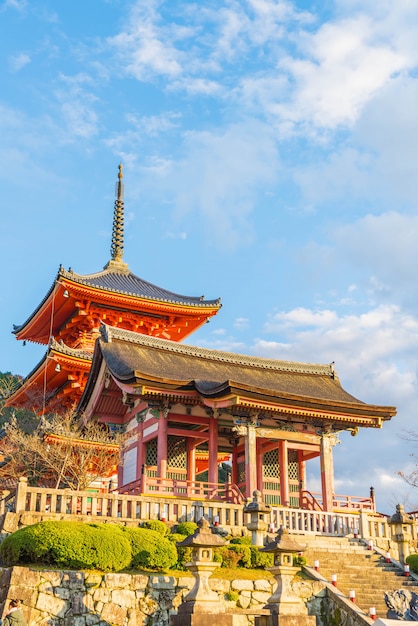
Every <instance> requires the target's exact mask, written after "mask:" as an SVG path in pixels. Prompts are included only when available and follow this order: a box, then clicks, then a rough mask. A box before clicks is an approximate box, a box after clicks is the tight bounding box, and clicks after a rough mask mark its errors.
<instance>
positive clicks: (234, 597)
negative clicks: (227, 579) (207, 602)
mask: <svg viewBox="0 0 418 626" xmlns="http://www.w3.org/2000/svg"><path fill="white" fill-rule="evenodd" d="M225 600H229V602H238V600H239V594H238V593H237V592H236V591H227V592H226V594H225Z"/></svg>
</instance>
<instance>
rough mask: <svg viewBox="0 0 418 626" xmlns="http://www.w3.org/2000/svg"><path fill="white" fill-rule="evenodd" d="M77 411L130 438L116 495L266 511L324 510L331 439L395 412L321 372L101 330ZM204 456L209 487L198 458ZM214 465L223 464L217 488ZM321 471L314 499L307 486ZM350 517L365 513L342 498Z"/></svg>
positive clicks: (329, 497) (330, 499)
mask: <svg viewBox="0 0 418 626" xmlns="http://www.w3.org/2000/svg"><path fill="white" fill-rule="evenodd" d="M78 410H79V412H80V415H82V416H83V419H84V420H86V421H87V420H92V419H95V420H99V421H101V422H104V423H107V424H111V425H112V428H114V427H115V426H119V427H121V428H123V429H124V430H125V432H126V433H127V436H128V440H127V444H126V446H125V449H124V452H123V455H124V458H123V464H122V465H121V468H120V470H119V481H118V482H119V487H118V489H119V492H122V493H124V492H125V493H138V494H139V493H152V494H154V495H157V494H160V495H161V496H174V497H176V496H177V497H190V498H205V499H215V500H216V499H221V500H226V501H232V502H237V501H241V500H242V499H244V498H246V497H250V496H251V495H252V494H253V492H254V490H255V489H259V490H260V491H261V493H262V494H263V497H264V500H265V502H266V503H270V504H282V505H284V506H294V507H299V508H309V509H317V510H325V511H331V510H333V509H334V508H335V507H336V506H346V507H347V506H348V505H349V503H348V501H344V502H343V503H342V502H338V497H337V496H336V495H335V490H334V470H333V457H332V448H333V445H334V444H335V443H336V442H337V440H338V437H337V433H338V432H341V431H344V430H349V431H351V433H352V434H356V433H357V430H358V429H359V428H380V427H381V426H382V424H383V422H385V421H387V420H389V419H390V418H391V417H392V416H393V415H395V413H396V409H395V408H394V407H389V406H376V405H370V404H365V403H363V402H360V401H359V400H357V399H356V398H354V397H353V396H351V395H350V394H349V393H347V392H346V391H345V390H344V389H343V388H342V386H341V384H340V381H339V380H338V377H337V375H336V373H335V371H334V368H333V366H330V365H315V364H310V363H292V362H289V361H279V360H272V359H263V358H258V357H253V356H244V355H240V354H235V353H228V352H220V351H216V350H209V349H204V348H198V347H195V346H190V345H185V344H179V343H174V342H173V341H169V340H166V339H161V338H157V337H150V336H144V335H141V334H139V333H134V332H131V331H126V330H122V329H118V328H112V327H110V326H106V325H103V326H102V328H101V337H100V338H99V339H98V340H97V341H96V347H95V351H94V355H93V364H92V368H91V371H90V376H89V380H88V382H87V385H86V388H85V390H84V394H83V396H82V398H81V401H80V404H79V407H78ZM199 454H200V455H202V454H203V455H205V454H206V455H207V459H208V472H207V476H204V477H202V476H199V475H197V473H196V456H197V455H199ZM219 455H227V456H229V458H230V460H231V475H230V477H229V479H228V480H227V481H226V482H221V481H220V480H219V477H218V468H219ZM315 459H316V460H317V462H318V461H319V465H320V473H321V493H318V494H312V493H310V492H309V491H308V490H307V488H306V487H307V485H306V464H307V462H308V461H309V462H311V461H312V460H315ZM350 506H353V507H354V508H361V507H362V506H364V507H366V508H373V502H371V501H370V499H369V498H364V499H361V498H360V499H357V500H356V498H351V500H350Z"/></svg>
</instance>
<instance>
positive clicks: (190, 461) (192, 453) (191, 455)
mask: <svg viewBox="0 0 418 626" xmlns="http://www.w3.org/2000/svg"><path fill="white" fill-rule="evenodd" d="M186 445H187V480H190V481H192V482H194V481H195V480H196V446H195V443H194V441H193V439H192V438H191V437H189V438H188V439H187V443H186Z"/></svg>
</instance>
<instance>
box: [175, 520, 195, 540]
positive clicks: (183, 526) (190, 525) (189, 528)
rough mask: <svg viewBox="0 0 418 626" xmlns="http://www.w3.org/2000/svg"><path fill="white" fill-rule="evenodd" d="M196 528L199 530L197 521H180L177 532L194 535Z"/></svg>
mask: <svg viewBox="0 0 418 626" xmlns="http://www.w3.org/2000/svg"><path fill="white" fill-rule="evenodd" d="M195 530H197V524H196V523H195V522H180V524H177V526H176V533H179V534H180V535H186V537H188V536H189V535H193V533H194V532H195Z"/></svg>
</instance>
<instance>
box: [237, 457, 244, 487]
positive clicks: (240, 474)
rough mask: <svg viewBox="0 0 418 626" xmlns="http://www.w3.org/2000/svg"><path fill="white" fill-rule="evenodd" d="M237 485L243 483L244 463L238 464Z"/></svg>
mask: <svg viewBox="0 0 418 626" xmlns="http://www.w3.org/2000/svg"><path fill="white" fill-rule="evenodd" d="M237 469H238V472H237V473H238V484H241V483H245V462H242V463H238V467H237Z"/></svg>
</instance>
